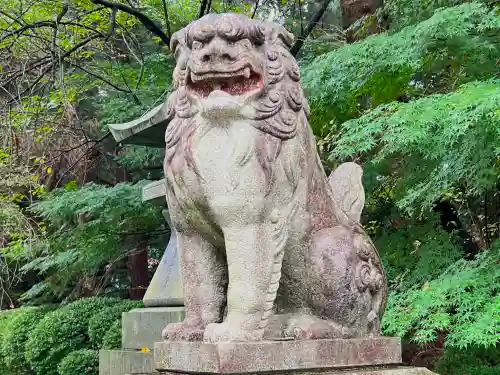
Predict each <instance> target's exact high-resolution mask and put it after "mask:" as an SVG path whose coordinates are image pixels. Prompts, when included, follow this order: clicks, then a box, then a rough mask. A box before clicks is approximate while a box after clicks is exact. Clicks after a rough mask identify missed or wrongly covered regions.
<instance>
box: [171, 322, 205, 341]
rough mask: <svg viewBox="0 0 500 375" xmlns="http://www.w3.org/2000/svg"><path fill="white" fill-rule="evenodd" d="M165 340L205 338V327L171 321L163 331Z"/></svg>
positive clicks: (199, 339)
mask: <svg viewBox="0 0 500 375" xmlns="http://www.w3.org/2000/svg"><path fill="white" fill-rule="evenodd" d="M161 335H162V337H163V339H164V340H171V341H201V340H202V339H203V329H202V328H200V327H191V326H189V325H186V324H184V322H182V323H170V324H169V325H167V327H165V329H163V331H162V333H161Z"/></svg>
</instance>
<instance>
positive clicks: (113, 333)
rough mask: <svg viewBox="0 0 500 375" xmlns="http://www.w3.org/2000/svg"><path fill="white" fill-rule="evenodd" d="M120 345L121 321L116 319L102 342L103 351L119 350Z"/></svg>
mask: <svg viewBox="0 0 500 375" xmlns="http://www.w3.org/2000/svg"><path fill="white" fill-rule="evenodd" d="M121 345H122V320H121V319H117V320H116V321H115V322H114V323H113V325H112V326H111V327H110V328H109V330H108V332H106V335H104V339H103V340H102V348H103V349H108V350H111V349H119V348H120V347H121Z"/></svg>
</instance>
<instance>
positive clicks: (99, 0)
mask: <svg viewBox="0 0 500 375" xmlns="http://www.w3.org/2000/svg"><path fill="white" fill-rule="evenodd" d="M91 1H92V2H93V3H94V4H99V5H103V6H105V7H107V8H111V9H118V10H121V11H122V12H125V13H128V14H130V15H131V16H134V17H135V18H137V19H138V20H139V21H141V23H142V24H143V25H144V26H145V27H146V29H148V30H149V31H151V32H152V33H153V34H155V35H156V36H158V37H159V38H160V39H161V41H162V42H163V43H165V44H166V45H167V47H168V46H169V45H170V38H169V37H168V36H167V35H166V34H165V33H164V32H163V30H162V29H160V28H159V27H158V26H157V25H156V23H155V22H154V21H153V20H152V19H151V18H149V17H148V16H146V15H145V14H144V13H141V12H139V11H138V10H137V9H135V8H132V7H129V6H128V5H125V4H122V3H114V2H111V1H108V0H91Z"/></svg>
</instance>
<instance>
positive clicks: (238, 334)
mask: <svg viewBox="0 0 500 375" xmlns="http://www.w3.org/2000/svg"><path fill="white" fill-rule="evenodd" d="M262 336H263V331H260V330H257V331H246V330H243V329H241V328H240V327H238V324H230V323H227V322H223V323H212V324H209V325H208V326H207V329H206V330H205V334H204V335H203V341H205V342H211V343H216V342H228V341H232V342H235V341H259V340H262Z"/></svg>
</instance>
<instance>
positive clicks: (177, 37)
mask: <svg viewBox="0 0 500 375" xmlns="http://www.w3.org/2000/svg"><path fill="white" fill-rule="evenodd" d="M185 45H186V31H185V29H182V30H179V31H176V32H175V33H174V34H173V35H172V38H171V39H170V50H171V51H172V54H173V55H174V57H175V58H176V59H177V57H178V55H179V53H180V50H181V49H182V48H183V47H184V46H185Z"/></svg>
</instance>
